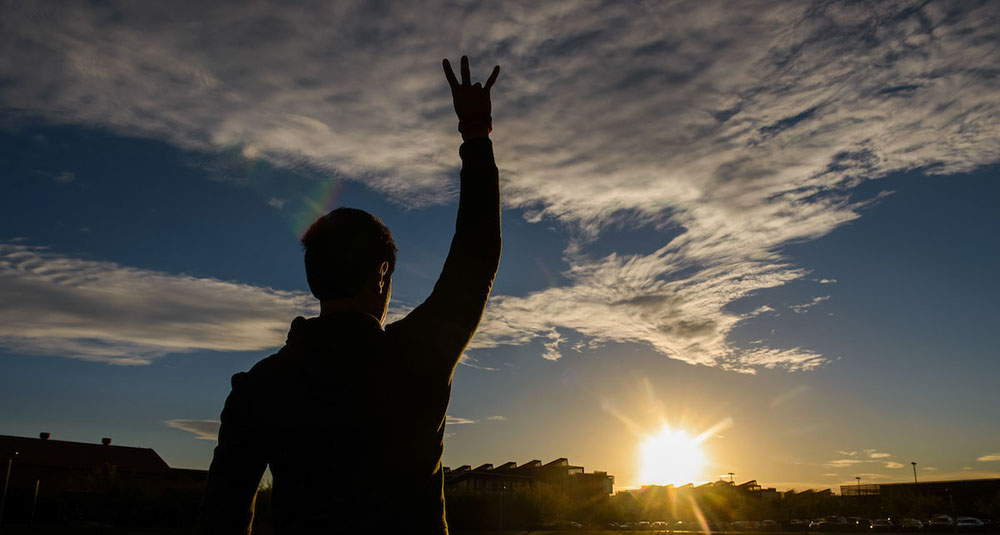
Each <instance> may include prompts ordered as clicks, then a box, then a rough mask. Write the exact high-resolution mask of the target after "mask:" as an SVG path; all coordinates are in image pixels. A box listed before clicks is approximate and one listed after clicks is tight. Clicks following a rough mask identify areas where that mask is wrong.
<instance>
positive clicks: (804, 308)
mask: <svg viewBox="0 0 1000 535" xmlns="http://www.w3.org/2000/svg"><path fill="white" fill-rule="evenodd" d="M828 299H830V296H829V295H824V296H820V297H814V298H813V300H812V301H809V302H808V303H802V304H801V305H792V306H790V307H788V308H790V309H792V311H793V312H795V313H796V314H802V313H803V312H805V311H807V310H809V309H810V308H812V307H814V306H816V305H818V304H820V303H822V302H823V301H826V300H828Z"/></svg>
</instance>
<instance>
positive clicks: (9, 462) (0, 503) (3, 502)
mask: <svg viewBox="0 0 1000 535" xmlns="http://www.w3.org/2000/svg"><path fill="white" fill-rule="evenodd" d="M18 453H20V452H17V451H15V452H13V453H12V454H10V455H9V456H8V457H7V476H6V477H4V479H3V496H2V497H0V530H2V529H3V507H4V505H6V504H7V484H8V483H10V468H11V465H13V464H14V457H17V455H18Z"/></svg>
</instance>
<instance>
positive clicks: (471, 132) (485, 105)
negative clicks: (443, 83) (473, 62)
mask: <svg viewBox="0 0 1000 535" xmlns="http://www.w3.org/2000/svg"><path fill="white" fill-rule="evenodd" d="M443 64H444V76H445V78H447V79H448V85H450V86H451V97H452V99H453V100H454V102H455V113H456V114H457V115H458V131H459V132H461V133H462V138H463V139H472V138H476V137H488V136H489V135H490V132H492V131H493V117H492V116H491V115H490V114H491V113H492V105H491V104H490V88H492V87H493V84H494V83H495V82H496V81H497V76H500V66H499V65H497V66H495V67H493V73H492V74H490V77H489V78H488V79H487V80H486V85H480V83H479V82H476V83H474V84H471V83H470V80H469V58H468V56H462V69H461V72H462V82H461V83H459V82H458V80H456V79H455V72H454V71H453V70H451V63H449V62H448V60H447V59H445V60H444V62H443Z"/></svg>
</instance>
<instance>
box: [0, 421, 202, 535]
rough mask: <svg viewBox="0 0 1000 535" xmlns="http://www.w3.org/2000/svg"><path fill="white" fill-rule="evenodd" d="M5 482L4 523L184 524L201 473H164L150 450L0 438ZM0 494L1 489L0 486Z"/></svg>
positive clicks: (192, 512) (193, 511)
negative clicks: (6, 479)
mask: <svg viewBox="0 0 1000 535" xmlns="http://www.w3.org/2000/svg"><path fill="white" fill-rule="evenodd" d="M0 461H2V462H3V466H2V467H0V470H2V471H3V473H2V474H0V477H2V478H7V477H8V469H9V480H8V481H7V491H6V495H5V496H3V501H4V518H3V520H4V523H5V524H7V523H21V524H26V523H31V522H43V523H61V522H77V521H91V522H105V523H129V524H137V523H138V524H139V525H141V524H143V523H152V524H157V525H164V524H166V525H187V524H191V523H193V522H194V520H195V519H196V518H197V514H198V506H199V503H200V500H201V492H202V489H203V487H204V483H205V478H206V476H207V475H208V472H207V471H205V470H190V469H184V468H171V467H170V466H169V465H167V463H166V462H165V461H164V460H163V458H161V457H160V456H159V455H158V454H157V453H156V452H155V451H154V450H152V449H150V448H137V447H131V446H115V445H112V444H111V439H110V438H103V439H101V442H100V443H87V442H72V441H67V440H52V439H51V438H50V435H49V433H41V434H40V435H39V438H28V437H17V436H9V435H0ZM0 492H2V488H0Z"/></svg>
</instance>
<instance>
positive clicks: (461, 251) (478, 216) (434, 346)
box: [386, 56, 500, 378]
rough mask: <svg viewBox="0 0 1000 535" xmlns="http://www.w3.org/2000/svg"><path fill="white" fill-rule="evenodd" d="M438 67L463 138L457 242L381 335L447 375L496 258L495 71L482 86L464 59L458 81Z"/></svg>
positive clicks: (475, 319)
mask: <svg viewBox="0 0 1000 535" xmlns="http://www.w3.org/2000/svg"><path fill="white" fill-rule="evenodd" d="M443 63H444V73H445V78H447V80H448V85H450V86H451V95H452V99H453V101H454V104H455V113H456V114H457V115H458V130H459V132H461V134H462V139H463V141H464V143H463V144H462V146H461V148H460V149H459V154H460V156H461V158H462V172H461V193H460V195H459V201H458V218H457V222H456V224H455V237H454V238H453V239H452V242H451V249H450V250H449V252H448V258H447V259H446V260H445V264H444V269H443V270H442V271H441V276H440V277H439V278H438V281H437V283H436V284H435V285H434V291H433V292H431V295H430V297H428V298H427V300H426V301H424V303H423V304H421V305H420V306H419V307H417V308H416V309H414V310H413V311H412V312H410V314H408V315H407V316H406V318H404V319H402V320H400V321H398V322H396V323H393V324H391V325H389V326H387V327H386V331H387V332H390V333H395V334H396V335H398V336H400V337H402V338H403V339H404V340H405V341H406V343H407V345H408V346H409V347H411V348H414V349H413V350H412V352H413V357H414V358H416V359H419V360H420V361H419V362H417V363H416V364H417V365H419V366H425V365H426V366H427V367H430V369H442V370H447V372H448V374H449V375H448V377H449V378H450V373H451V371H452V370H454V368H455V365H456V364H457V363H458V359H459V358H460V357H461V356H462V352H463V351H464V350H465V347H466V346H467V345H468V344H469V341H470V340H471V339H472V334H473V333H474V332H475V330H476V326H478V325H479V320H480V318H481V317H482V314H483V309H484V308H485V307H486V300H487V298H488V297H489V294H490V289H491V288H492V286H493V277H494V276H495V275H496V270H497V265H498V264H499V261H500V179H499V172H498V170H497V166H496V163H495V162H494V159H493V144H492V143H491V142H490V138H489V134H490V133H491V132H492V131H493V118H492V115H491V114H492V104H491V102H490V89H492V87H493V84H494V82H496V79H497V76H499V75H500V66H496V67H494V68H493V72H492V74H490V77H489V78H488V79H487V80H486V84H485V85H482V84H480V83H479V82H476V83H475V84H473V83H471V80H470V75H469V59H468V58H467V57H465V56H462V63H461V71H460V72H461V81H459V80H457V79H456V78H455V73H454V72H453V71H452V69H451V64H450V63H449V62H448V60H447V59H446V60H444V62H443Z"/></svg>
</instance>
